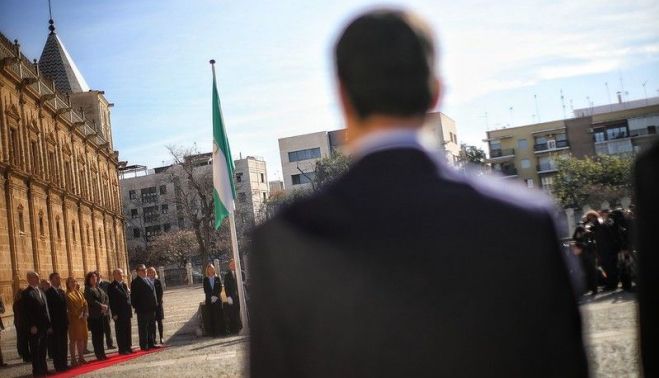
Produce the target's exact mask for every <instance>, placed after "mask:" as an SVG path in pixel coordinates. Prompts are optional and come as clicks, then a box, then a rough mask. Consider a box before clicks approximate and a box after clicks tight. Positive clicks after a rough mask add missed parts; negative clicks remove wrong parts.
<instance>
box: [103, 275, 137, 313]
mask: <svg viewBox="0 0 659 378" xmlns="http://www.w3.org/2000/svg"><path fill="white" fill-rule="evenodd" d="M108 298H109V300H110V310H111V311H112V316H115V315H117V316H119V318H120V319H130V318H132V317H133V311H132V310H131V306H130V294H128V286H126V284H125V283H124V282H122V283H119V282H117V281H112V283H111V284H110V285H109V286H108Z"/></svg>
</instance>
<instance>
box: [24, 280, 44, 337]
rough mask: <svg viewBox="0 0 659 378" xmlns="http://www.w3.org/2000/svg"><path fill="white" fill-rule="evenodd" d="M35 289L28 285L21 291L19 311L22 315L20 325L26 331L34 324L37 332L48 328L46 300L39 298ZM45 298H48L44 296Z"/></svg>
mask: <svg viewBox="0 0 659 378" xmlns="http://www.w3.org/2000/svg"><path fill="white" fill-rule="evenodd" d="M37 290H39V289H34V288H33V287H32V286H28V287H27V288H25V290H23V292H22V293H21V296H22V297H21V307H22V308H21V311H22V315H23V319H22V321H21V325H22V326H23V327H24V328H23V329H25V330H27V332H30V328H32V327H33V326H36V327H37V330H38V331H39V332H46V331H47V330H48V328H50V320H48V313H47V310H46V302H45V301H43V300H42V299H41V297H40V296H39V293H38V292H37ZM44 297H45V295H44ZM46 300H48V299H47V298H46Z"/></svg>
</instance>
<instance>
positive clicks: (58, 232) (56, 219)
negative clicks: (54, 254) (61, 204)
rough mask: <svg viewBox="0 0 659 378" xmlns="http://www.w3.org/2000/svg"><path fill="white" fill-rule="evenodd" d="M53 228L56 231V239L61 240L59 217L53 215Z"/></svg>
mask: <svg viewBox="0 0 659 378" xmlns="http://www.w3.org/2000/svg"><path fill="white" fill-rule="evenodd" d="M55 229H56V232H57V240H62V234H61V232H60V229H59V217H55Z"/></svg>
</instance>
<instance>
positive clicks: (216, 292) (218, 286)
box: [204, 276, 222, 305]
mask: <svg viewBox="0 0 659 378" xmlns="http://www.w3.org/2000/svg"><path fill="white" fill-rule="evenodd" d="M213 279H214V280H215V286H213V288H211V284H210V280H209V279H208V277H204V294H205V295H206V304H207V305H209V304H211V297H218V298H220V292H221V291H222V281H220V277H218V276H215V277H213Z"/></svg>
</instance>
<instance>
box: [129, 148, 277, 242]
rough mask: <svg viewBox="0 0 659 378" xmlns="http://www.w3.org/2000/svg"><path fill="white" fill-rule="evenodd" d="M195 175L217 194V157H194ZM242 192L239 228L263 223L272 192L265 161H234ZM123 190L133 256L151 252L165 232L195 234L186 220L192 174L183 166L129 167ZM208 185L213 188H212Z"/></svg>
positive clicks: (238, 189)
mask: <svg viewBox="0 0 659 378" xmlns="http://www.w3.org/2000/svg"><path fill="white" fill-rule="evenodd" d="M188 159H191V160H187V161H189V162H190V163H191V164H192V166H193V174H194V176H196V177H197V179H198V180H199V182H201V183H203V184H204V186H207V187H208V189H209V193H208V195H209V196H210V195H211V193H210V191H211V190H212V165H211V154H210V153H204V154H198V155H194V156H192V157H189V158H188ZM234 164H235V168H236V170H235V172H234V173H235V176H234V184H235V188H236V209H237V212H236V214H237V215H236V224H237V226H238V228H240V227H241V226H243V225H245V223H248V222H249V223H254V222H258V221H259V220H260V214H261V208H262V205H263V203H264V202H265V200H266V199H267V198H268V196H269V193H270V188H269V185H268V179H267V166H266V163H265V161H264V160H263V158H260V157H253V156H248V157H246V158H244V159H239V160H235V161H234ZM120 179H121V180H120V186H121V193H122V198H123V205H124V216H125V218H126V239H127V244H128V250H129V251H131V250H132V249H133V248H135V247H136V246H142V247H146V246H147V245H148V243H149V242H150V241H151V240H152V238H154V237H155V236H158V235H160V234H161V233H163V232H169V231H175V230H179V229H186V228H191V227H192V225H191V223H190V221H189V219H188V217H186V215H185V211H184V208H183V205H184V202H183V201H182V200H181V199H180V198H178V197H177V196H180V195H181V193H191V188H189V187H188V184H187V183H188V180H187V178H186V172H185V171H184V170H183V169H182V167H181V166H178V165H168V166H163V167H157V168H155V169H147V168H146V167H145V166H139V165H132V166H124V167H123V169H122V170H121V172H120ZM206 184H207V185H206Z"/></svg>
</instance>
